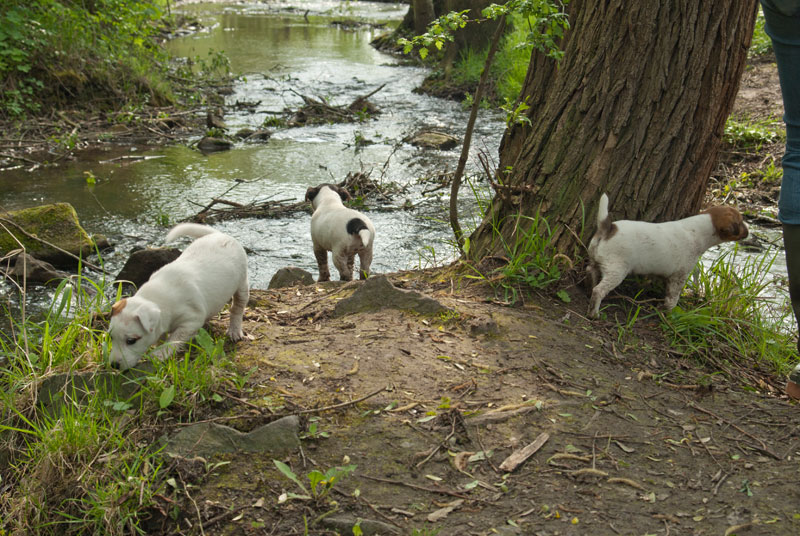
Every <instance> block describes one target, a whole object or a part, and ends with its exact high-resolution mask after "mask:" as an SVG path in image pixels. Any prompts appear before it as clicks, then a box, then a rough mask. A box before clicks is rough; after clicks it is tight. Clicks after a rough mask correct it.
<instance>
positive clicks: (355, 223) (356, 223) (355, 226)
mask: <svg viewBox="0 0 800 536" xmlns="http://www.w3.org/2000/svg"><path fill="white" fill-rule="evenodd" d="M364 229H369V227H367V224H366V223H364V220H362V219H361V218H353V219H351V220H350V221H349V222H347V234H358V233H359V232H360V231H363V230H364Z"/></svg>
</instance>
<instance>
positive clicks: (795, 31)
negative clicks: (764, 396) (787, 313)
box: [761, 0, 800, 353]
mask: <svg viewBox="0 0 800 536" xmlns="http://www.w3.org/2000/svg"><path fill="white" fill-rule="evenodd" d="M761 7H762V8H763V9H764V19H765V21H766V24H765V25H764V29H765V30H766V32H767V35H769V37H770V39H772V49H773V50H774V51H775V59H776V61H777V63H778V77H779V78H780V81H781V94H782V95H783V109H784V114H783V121H784V122H785V123H786V152H785V153H784V155H783V181H782V182H781V197H780V201H778V219H779V220H781V222H783V245H784V249H785V251H786V272H787V273H788V275H789V299H790V301H791V303H792V310H793V311H794V317H795V321H796V322H797V323H798V325H800V0H761ZM797 350H798V353H800V338H798V340H797Z"/></svg>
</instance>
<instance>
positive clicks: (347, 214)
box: [306, 184, 375, 281]
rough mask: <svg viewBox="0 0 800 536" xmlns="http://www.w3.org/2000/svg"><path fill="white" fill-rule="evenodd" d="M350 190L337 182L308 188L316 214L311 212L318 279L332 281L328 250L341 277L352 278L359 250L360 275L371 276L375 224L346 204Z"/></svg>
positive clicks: (307, 197)
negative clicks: (341, 186)
mask: <svg viewBox="0 0 800 536" xmlns="http://www.w3.org/2000/svg"><path fill="white" fill-rule="evenodd" d="M349 200H350V194H349V193H347V190H345V189H344V188H340V187H339V186H336V185H335V184H320V185H319V186H313V187H311V188H309V189H308V190H307V191H306V201H311V206H312V208H313V209H314V214H313V215H312V216H311V241H312V242H313V244H314V256H315V257H316V259H317V266H319V279H318V281H329V280H330V278H331V272H330V268H328V252H329V251H330V252H331V253H332V254H333V265H334V266H335V267H336V269H337V270H338V271H339V278H340V279H341V280H342V281H351V280H352V279H353V267H354V264H355V256H356V254H358V259H359V274H360V278H361V279H366V278H368V277H369V266H370V264H372V245H373V242H374V241H375V227H374V226H373V225H372V222H371V221H370V220H369V218H367V217H366V216H364V215H363V214H361V213H360V212H358V211H356V210H353V209H350V208H347V207H345V206H344V203H343V201H349Z"/></svg>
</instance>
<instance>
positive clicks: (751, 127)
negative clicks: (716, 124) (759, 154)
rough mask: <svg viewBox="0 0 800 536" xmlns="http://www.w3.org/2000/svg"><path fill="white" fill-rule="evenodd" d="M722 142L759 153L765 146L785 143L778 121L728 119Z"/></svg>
mask: <svg viewBox="0 0 800 536" xmlns="http://www.w3.org/2000/svg"><path fill="white" fill-rule="evenodd" d="M722 137H723V140H724V141H725V142H726V143H728V144H729V145H731V146H733V147H735V148H737V149H741V150H746V151H754V152H755V151H759V150H760V149H761V148H762V147H763V146H764V145H765V144H770V143H777V142H780V141H786V129H785V128H784V126H783V123H782V122H781V121H779V120H778V119H761V120H748V119H737V118H734V117H729V118H728V120H727V121H726V122H725V131H724V133H723V136H722Z"/></svg>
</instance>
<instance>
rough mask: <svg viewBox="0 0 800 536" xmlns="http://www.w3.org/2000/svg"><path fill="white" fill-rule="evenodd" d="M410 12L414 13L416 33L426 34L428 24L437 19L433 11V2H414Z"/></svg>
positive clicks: (422, 0) (420, 0)
mask: <svg viewBox="0 0 800 536" xmlns="http://www.w3.org/2000/svg"><path fill="white" fill-rule="evenodd" d="M409 11H410V12H412V13H414V33H416V34H417V35H421V34H424V33H425V32H426V31H427V28H428V24H430V23H431V22H433V19H435V18H436V13H435V12H434V10H433V0H412V2H411V7H409Z"/></svg>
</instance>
